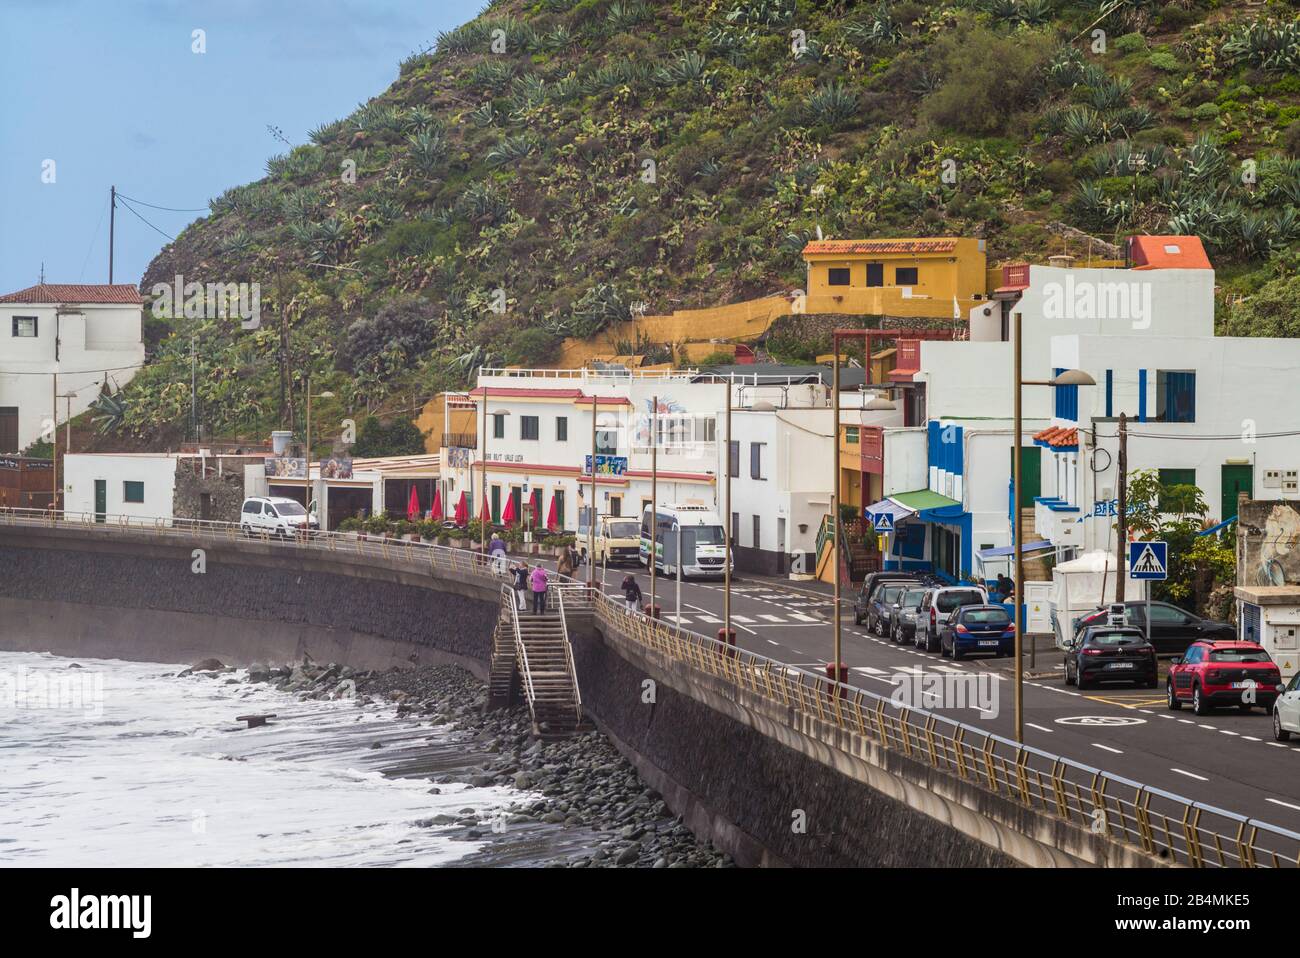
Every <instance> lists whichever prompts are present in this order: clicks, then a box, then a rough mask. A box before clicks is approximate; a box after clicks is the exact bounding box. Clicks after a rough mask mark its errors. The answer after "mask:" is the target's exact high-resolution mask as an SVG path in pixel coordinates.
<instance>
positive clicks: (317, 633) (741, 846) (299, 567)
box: [0, 525, 1160, 867]
mask: <svg viewBox="0 0 1300 958" xmlns="http://www.w3.org/2000/svg"><path fill="white" fill-rule="evenodd" d="M196 546H201V547H202V548H203V549H204V560H205V562H206V571H205V572H203V573H201V574H200V573H196V572H194V571H193V568H194V562H195V559H194V556H193V549H194V548H195V547H196ZM498 602H499V587H498V586H497V585H496V584H495V583H493V582H479V581H475V580H473V579H472V578H468V577H465V578H462V579H456V578H453V577H451V574H450V573H447V572H445V571H443V570H435V569H432V568H430V567H429V566H421V565H420V564H419V563H412V562H408V561H405V560H403V559H400V558H397V557H396V555H395V556H394V557H393V558H389V559H380V558H376V557H373V556H366V557H364V558H363V557H359V556H356V555H350V554H348V553H347V552H346V551H339V552H327V551H320V550H300V549H296V548H289V547H284V546H277V545H273V544H267V543H260V542H253V541H225V540H207V541H201V542H200V541H196V542H194V543H189V542H186V541H185V540H181V539H174V538H164V537H160V536H156V535H151V534H149V533H144V532H141V533H126V532H108V531H106V530H101V531H99V532H93V533H92V532H89V531H79V530H76V529H67V528H63V529H45V528H30V527H29V528H15V527H6V526H3V525H0V649H3V650H22V651H49V652H54V653H56V654H60V655H71V656H91V657H103V658H125V659H135V660H147V661H164V662H177V663H187V664H188V663H189V662H192V661H195V660H197V659H200V658H204V657H207V656H217V657H219V658H221V659H223V661H226V662H227V663H230V664H247V663H249V662H252V661H255V660H260V661H270V662H276V661H280V662H284V661H301V660H302V658H303V656H304V655H308V656H310V657H311V658H312V659H314V660H315V661H318V662H327V661H332V662H338V663H341V664H348V665H352V666H354V667H356V668H363V669H373V668H386V667H390V666H405V665H410V664H416V663H418V664H441V663H454V664H459V665H462V666H464V667H466V668H469V669H470V670H471V671H473V672H474V673H475V674H476V675H478V676H479V677H480V678H483V677H485V675H486V670H487V662H488V657H489V653H490V649H491V636H492V631H493V628H494V626H495V622H496V618H497V614H498ZM570 637H571V640H572V645H573V653H574V660H575V665H576V669H577V672H578V678H579V684H580V688H581V691H582V698H583V707H584V711H585V712H586V714H587V715H588V716H589V717H591V718H592V719H593V720H594V721H595V722H596V723H597V725H598V726H599V727H600V728H601V730H602V731H603V732H605V733H606V734H607V735H608V736H609V737H610V738H611V739H612V740H613V741H614V743H615V744H616V745H617V746H618V748H619V749H620V750H621V751H622V752H623V753H624V754H625V755H626V756H627V757H628V758H629V759H630V760H631V761H632V762H633V764H634V765H635V766H636V767H637V769H638V772H639V773H640V774H641V776H642V778H643V780H644V781H646V782H647V784H649V785H650V786H652V787H653V788H655V789H656V790H657V791H659V792H660V793H661V794H662V795H663V796H664V800H665V802H666V803H667V805H668V807H669V808H671V809H672V810H673V811H674V812H675V813H677V814H680V815H682V816H683V818H684V820H685V822H686V824H687V825H688V826H689V827H690V828H691V829H692V830H693V831H694V832H695V834H696V835H697V836H700V837H707V838H708V839H709V840H711V841H712V842H713V843H714V844H715V845H717V846H718V847H719V848H721V849H722V850H724V851H726V852H727V853H729V854H730V855H732V856H733V857H734V858H735V859H736V860H737V861H738V862H739V863H741V864H745V865H775V866H782V865H787V866H822V867H824V866H906V865H912V866H925V865H933V866H950V867H974V866H1005V865H1037V866H1075V865H1104V866H1151V865H1156V864H1160V863H1159V862H1157V861H1156V860H1154V859H1152V858H1150V857H1148V856H1145V855H1143V854H1142V853H1141V852H1140V851H1138V850H1137V849H1134V848H1132V847H1131V846H1123V845H1120V844H1118V843H1115V842H1110V841H1107V840H1105V839H1102V838H1099V837H1097V836H1093V835H1090V834H1088V832H1087V830H1086V829H1081V828H1078V827H1075V826H1072V825H1069V824H1067V823H1064V822H1062V821H1060V820H1058V819H1055V818H1054V817H1052V816H1049V815H1047V814H1046V813H1044V812H1038V811H1034V810H1031V809H1027V808H1025V807H1024V806H1023V805H1021V804H1019V803H1018V802H1015V801H1013V800H1012V799H1010V798H1008V797H1005V796H1002V795H997V794H994V793H993V792H990V791H988V790H987V789H984V788H981V787H980V786H979V785H977V784H976V783H974V782H972V781H969V780H963V779H959V778H958V777H956V776H955V775H952V774H948V773H944V772H940V771H937V770H935V769H932V768H930V767H929V766H928V765H925V764H924V763H922V762H920V761H918V760H914V759H911V758H909V757H908V756H905V755H903V754H901V753H899V752H897V751H891V750H886V749H883V748H881V747H880V746H879V745H877V744H876V743H875V742H874V741H872V740H869V739H867V738H865V737H863V736H859V735H857V734H856V733H852V732H848V731H846V730H844V729H841V728H838V727H834V726H832V725H828V724H826V723H822V722H819V721H818V720H816V719H815V718H814V717H812V716H809V715H806V714H804V713H800V712H797V711H795V710H793V709H791V708H788V707H783V706H781V705H780V704H779V703H776V702H773V701H770V700H767V699H765V698H763V697H761V696H758V695H755V694H752V693H749V692H747V691H746V690H743V689H739V688H736V687H735V686H733V685H732V684H731V683H729V682H726V681H725V680H723V679H721V678H719V677H716V676H711V675H708V674H705V673H702V672H700V671H698V670H696V669H693V668H691V667H689V666H687V665H686V664H684V663H682V662H678V661H674V660H672V659H668V658H666V657H664V656H662V655H660V654H659V653H656V652H653V651H651V650H649V649H646V648H645V647H643V646H640V645H638V644H637V643H635V642H633V641H632V640H631V639H629V638H628V637H626V636H624V635H622V634H620V632H619V631H618V629H617V623H615V624H614V626H612V627H611V626H603V625H600V624H598V623H593V622H592V621H591V619H590V617H589V616H586V617H582V616H577V617H575V618H574V619H573V621H572V628H571V633H570Z"/></svg>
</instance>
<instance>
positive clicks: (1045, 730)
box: [1025, 722, 1052, 732]
mask: <svg viewBox="0 0 1300 958" xmlns="http://www.w3.org/2000/svg"><path fill="white" fill-rule="evenodd" d="M1025 724H1026V725H1028V726H1029V727H1030V728H1036V729H1038V731H1040V732H1050V731H1052V730H1051V729H1050V728H1043V726H1041V725H1035V724H1034V723H1033V722H1026V723H1025Z"/></svg>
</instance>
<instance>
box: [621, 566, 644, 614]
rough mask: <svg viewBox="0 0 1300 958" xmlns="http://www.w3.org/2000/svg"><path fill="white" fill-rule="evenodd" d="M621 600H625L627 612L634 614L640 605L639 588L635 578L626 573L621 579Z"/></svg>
mask: <svg viewBox="0 0 1300 958" xmlns="http://www.w3.org/2000/svg"><path fill="white" fill-rule="evenodd" d="M621 588H622V589H623V598H625V599H626V600H627V610H628V611H629V612H635V611H636V610H637V609H638V608H639V607H640V605H641V587H640V586H639V585H637V582H636V576H634V575H632V573H630V572H629V573H628V574H627V577H626V578H625V579H623V585H622V586H621Z"/></svg>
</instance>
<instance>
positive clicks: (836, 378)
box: [830, 336, 841, 694]
mask: <svg viewBox="0 0 1300 958" xmlns="http://www.w3.org/2000/svg"><path fill="white" fill-rule="evenodd" d="M831 340H832V342H831V352H833V353H834V354H835V357H834V360H833V362H832V369H833V370H834V371H833V372H832V373H831V408H832V409H833V410H834V412H833V413H832V414H831V465H832V467H833V469H832V472H831V475H832V479H831V570H832V572H831V575H832V576H833V577H834V582H835V597H834V599H832V600H831V624H832V634H833V635H834V638H835V646H834V648H835V651H834V658H833V659H832V661H831V668H830V673H831V681H832V682H838V681H839V679H840V661H841V651H840V496H839V491H840V338H839V336H832V337H831ZM831 694H835V693H834V686H832V692H831Z"/></svg>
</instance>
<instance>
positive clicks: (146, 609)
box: [0, 527, 497, 678]
mask: <svg viewBox="0 0 1300 958" xmlns="http://www.w3.org/2000/svg"><path fill="white" fill-rule="evenodd" d="M196 546H201V547H202V549H203V550H204V556H203V561H204V565H205V571H204V572H202V573H196V572H194V571H193V568H194V563H195V558H194V556H193V548H194V547H195V546H191V545H189V544H185V543H178V542H177V541H176V540H173V539H161V538H158V537H154V536H150V535H149V534H148V533H138V534H113V535H111V536H105V537H104V538H102V539H101V538H98V537H89V536H82V537H76V538H70V537H68V534H67V532H66V531H65V530H45V529H23V530H14V529H5V528H3V527H0V647H2V648H5V649H8V650H22V651H49V652H54V653H56V654H60V655H84V656H97V657H108V658H124V659H134V660H137V661H144V660H152V661H163V662H184V663H188V662H191V661H194V660H195V659H198V658H204V657H207V656H216V657H218V658H221V659H222V660H223V661H225V662H227V664H234V665H246V664H248V663H249V662H251V661H256V660H261V661H267V660H270V661H294V662H298V661H301V660H302V658H303V656H304V655H308V656H310V657H311V658H312V659H314V660H315V661H318V662H328V661H336V662H346V663H348V664H350V665H353V666H354V667H357V668H387V667H390V666H396V665H404V664H411V663H416V662H418V663H422V664H439V663H454V664H458V665H462V666H464V667H466V668H469V669H470V670H471V671H473V672H474V673H475V674H476V675H478V676H479V677H480V678H483V677H485V676H486V663H487V658H488V654H489V651H490V649H491V643H492V629H493V626H494V624H495V622H496V616H497V603H496V591H495V590H493V589H486V588H484V587H482V586H476V585H474V584H472V583H461V582H454V581H449V580H446V579H442V578H434V577H433V576H431V575H430V574H429V573H428V572H427V571H425V572H423V574H421V573H419V572H413V571H410V570H409V569H406V568H403V567H404V566H405V565H406V564H405V563H402V562H400V561H396V560H393V561H389V562H386V563H385V562H384V560H378V559H374V558H368V559H367V560H366V562H365V563H364V564H362V563H360V562H358V561H356V559H355V557H352V558H349V557H348V556H347V555H346V554H343V553H339V554H331V553H325V552H311V553H298V552H297V551H296V550H295V551H293V552H292V553H289V554H286V550H284V549H283V548H276V547H275V546H274V545H269V544H262V543H255V542H221V541H217V542H206V541H205V542H202V543H196Z"/></svg>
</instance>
